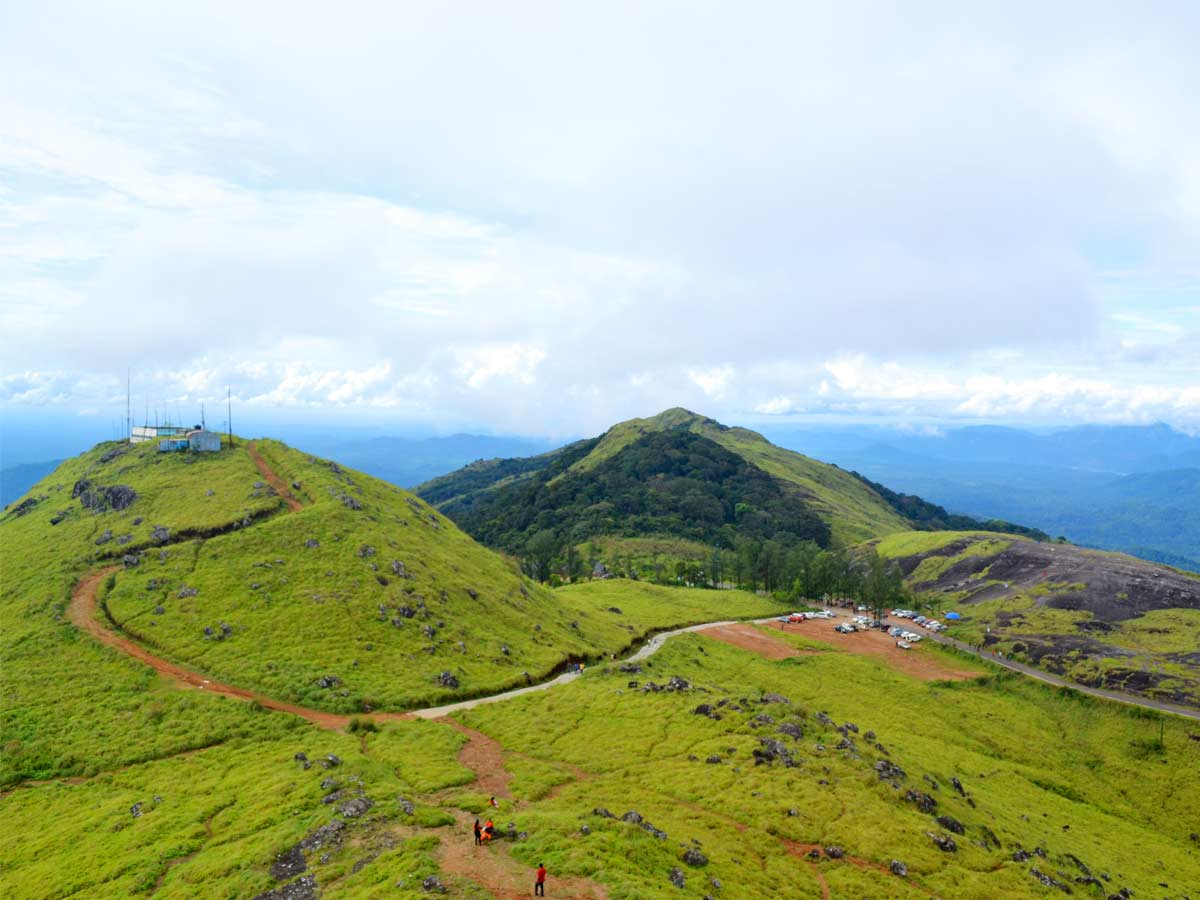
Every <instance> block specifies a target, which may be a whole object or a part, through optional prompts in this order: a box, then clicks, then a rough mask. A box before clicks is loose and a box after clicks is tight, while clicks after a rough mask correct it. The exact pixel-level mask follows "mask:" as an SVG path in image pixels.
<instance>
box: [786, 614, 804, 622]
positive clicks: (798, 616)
mask: <svg viewBox="0 0 1200 900" xmlns="http://www.w3.org/2000/svg"><path fill="white" fill-rule="evenodd" d="M807 618H808V616H806V615H805V614H804V613H792V614H791V615H790V616H788V621H789V622H803V621H804V620H805V619H807Z"/></svg>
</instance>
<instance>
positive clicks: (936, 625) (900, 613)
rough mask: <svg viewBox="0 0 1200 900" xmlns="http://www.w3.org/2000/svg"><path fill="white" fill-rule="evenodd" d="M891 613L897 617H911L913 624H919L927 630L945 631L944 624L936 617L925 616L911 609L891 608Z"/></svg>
mask: <svg viewBox="0 0 1200 900" xmlns="http://www.w3.org/2000/svg"><path fill="white" fill-rule="evenodd" d="M892 615H893V616H895V617H896V618H897V619H912V622H913V624H914V625H920V626H921V627H922V628H924V629H926V630H927V631H945V630H946V626H945V625H943V624H942V623H941V622H939V621H938V620H937V619H930V618H926V617H925V616H922V615H919V614H917V613H915V612H913V611H912V610H911V609H893V610H892Z"/></svg>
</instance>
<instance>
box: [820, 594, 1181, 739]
mask: <svg viewBox="0 0 1200 900" xmlns="http://www.w3.org/2000/svg"><path fill="white" fill-rule="evenodd" d="M826 610H827V611H828V612H831V613H833V614H834V615H835V616H846V615H850V613H849V612H848V611H847V610H845V609H839V608H837V607H826ZM900 621H901V623H904V622H907V621H908V620H907V619H902V620H900ZM912 630H913V631H916V626H914V627H913V629H912ZM921 634H922V637H924V638H925V639H926V640H930V641H934V642H936V643H938V644H945V645H946V646H948V647H954V648H955V649H956V650H961V651H962V652H963V653H969V654H970V655H971V656H975V657H978V658H979V659H984V660H987V661H988V662H990V663H994V664H995V665H998V666H1002V667H1003V668H1005V669H1008V670H1010V671H1012V672H1020V673H1021V674H1022V675H1027V676H1029V677H1030V678H1036V679H1037V680H1038V681H1043V682H1045V683H1046V684H1052V685H1054V686H1055V687H1064V688H1070V689H1071V690H1073V691H1079V693H1081V694H1087V695H1088V696H1089V697H1099V698H1100V699H1101V700H1114V701H1116V702H1117V703H1125V704H1128V705H1129V706H1140V707H1142V708H1143V709H1155V710H1158V711H1159V712H1166V713H1171V714H1173V715H1176V716H1183V717H1184V718H1185V719H1196V720H1200V710H1196V709H1192V708H1190V707H1187V706H1180V705H1178V704H1176V703H1167V702H1166V701H1164V700H1151V699H1150V698H1148V697H1137V696H1135V695H1133V694H1126V693H1123V692H1122V691H1109V690H1105V689H1104V688H1094V687H1088V686H1087V685H1084V684H1078V683H1077V682H1074V681H1071V680H1070V679H1068V678H1062V677H1060V676H1058V675H1052V674H1051V673H1049V672H1044V671H1042V670H1041V669H1037V668H1034V667H1033V666H1027V665H1026V664H1025V663H1020V662H1017V661H1015V660H1011V659H1002V658H1001V657H999V656H996V655H995V654H994V653H988V652H987V651H986V650H976V649H975V648H974V647H972V646H971V645H970V644H964V643H963V642H962V641H959V640H956V639H954V638H952V637H947V636H946V635H944V634H936V633H934V632H922V633H921Z"/></svg>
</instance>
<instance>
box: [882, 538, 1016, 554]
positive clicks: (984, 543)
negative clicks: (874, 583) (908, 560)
mask: <svg viewBox="0 0 1200 900" xmlns="http://www.w3.org/2000/svg"><path fill="white" fill-rule="evenodd" d="M962 540H972V541H974V542H975V543H972V544H971V545H969V546H968V547H967V548H966V549H965V550H963V551H962V553H960V554H958V555H955V556H952V557H946V558H947V559H955V560H957V559H959V558H961V557H963V556H972V555H973V556H981V555H989V556H992V555H995V554H997V553H1000V552H1001V551H1002V550H1004V549H1006V548H1007V547H1008V546H1010V545H1011V544H1012V541H1013V539H1012V537H1011V536H1009V535H1003V534H998V533H996V532H992V531H908V532H904V533H901V534H889V535H887V536H886V537H884V538H881V539H880V540H879V541H878V542H877V543H876V544H875V549H876V550H877V551H878V553H879V555H880V556H882V557H884V558H885V559H898V558H900V557H904V556H916V555H918V554H921V553H934V552H936V551H938V550H941V549H942V548H944V547H948V546H950V545H951V544H954V543H957V542H958V541H962ZM972 547H980V549H978V550H972Z"/></svg>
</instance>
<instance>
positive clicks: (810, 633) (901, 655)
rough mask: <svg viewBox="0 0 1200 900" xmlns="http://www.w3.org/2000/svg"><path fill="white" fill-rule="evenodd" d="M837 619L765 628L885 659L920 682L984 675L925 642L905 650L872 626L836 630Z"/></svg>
mask: <svg viewBox="0 0 1200 900" xmlns="http://www.w3.org/2000/svg"><path fill="white" fill-rule="evenodd" d="M835 621H836V620H830V619H809V620H807V621H805V622H789V623H788V624H787V625H784V624H783V623H782V622H768V623H765V625H764V627H766V628H771V629H778V630H781V631H786V632H788V633H790V634H798V635H801V636H803V637H805V638H807V639H808V640H810V641H820V642H821V643H822V644H829V645H830V646H831V647H837V648H839V649H841V650H846V651H849V652H850V653H861V654H862V655H863V656H871V657H874V658H875V659H881V660H883V661H884V662H886V663H887V664H888V665H889V666H892V667H893V668H895V669H897V670H899V671H901V672H903V673H904V674H905V675H910V676H911V677H913V678H916V679H918V680H920V681H965V680H967V679H970V678H978V677H979V676H980V675H982V674H983V673H982V672H977V671H972V670H969V669H965V668H964V669H960V668H955V667H953V666H950V665H947V663H946V662H944V661H943V660H941V659H938V658H937V657H935V656H934V655H933V653H931V652H930V651H929V649H928V648H927V646H926V645H923V644H918V645H917V646H915V647H913V648H912V649H911V650H901V649H900V648H899V647H897V646H896V639H895V638H894V637H891V636H890V635H888V634H886V633H885V632H882V631H876V630H874V629H872V630H871V631H855V632H853V633H852V634H839V633H838V632H836V631H834V630H833V626H834V622H835ZM747 649H753V648H747ZM755 652H757V651H755ZM764 655H765V654H764ZM770 658H772V659H774V658H777V657H770Z"/></svg>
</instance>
